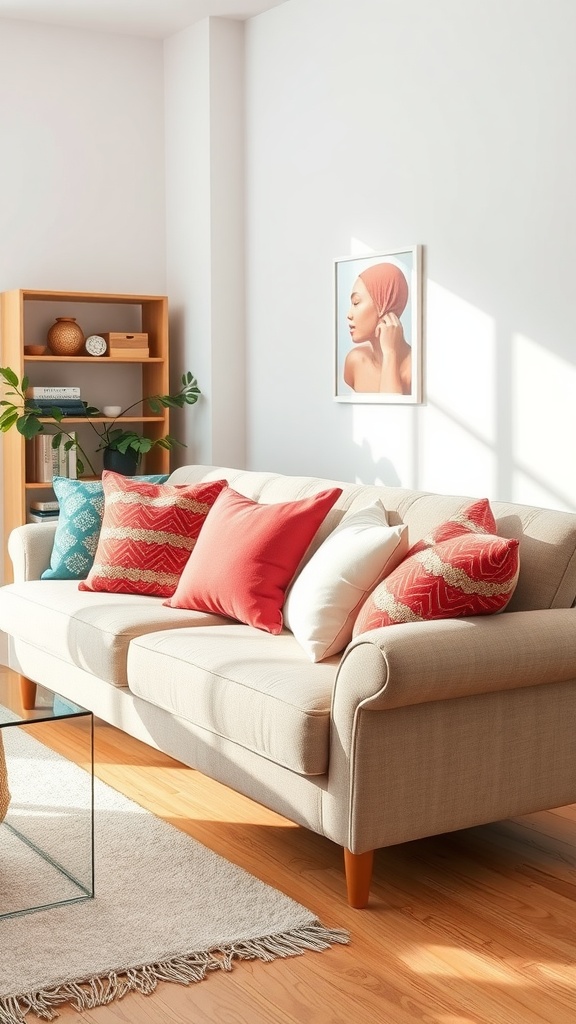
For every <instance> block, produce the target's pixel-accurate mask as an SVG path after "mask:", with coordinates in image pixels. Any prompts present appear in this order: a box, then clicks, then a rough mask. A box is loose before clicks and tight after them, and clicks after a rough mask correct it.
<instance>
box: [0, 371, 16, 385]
mask: <svg viewBox="0 0 576 1024" xmlns="http://www.w3.org/2000/svg"><path fill="white" fill-rule="evenodd" d="M0 376H2V377H4V380H5V381H7V383H8V384H11V385H12V387H13V388H17V387H18V377H17V376H16V374H15V373H14V370H11V369H10V367H9V366H0Z"/></svg>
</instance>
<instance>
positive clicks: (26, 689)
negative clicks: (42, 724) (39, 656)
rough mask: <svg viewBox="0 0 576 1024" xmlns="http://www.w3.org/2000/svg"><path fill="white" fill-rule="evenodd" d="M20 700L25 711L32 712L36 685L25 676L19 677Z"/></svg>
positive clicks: (34, 704)
mask: <svg viewBox="0 0 576 1024" xmlns="http://www.w3.org/2000/svg"><path fill="white" fill-rule="evenodd" d="M19 678H20V700H21V702H22V707H23V708H24V710H25V711H33V710H34V708H35V707H36V683H33V682H32V680H31V679H27V678H26V676H20V677H19Z"/></svg>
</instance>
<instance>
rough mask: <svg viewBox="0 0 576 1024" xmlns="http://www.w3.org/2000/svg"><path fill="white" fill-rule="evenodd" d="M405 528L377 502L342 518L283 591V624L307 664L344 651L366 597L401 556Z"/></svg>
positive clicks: (404, 548)
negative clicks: (390, 520) (391, 522)
mask: <svg viewBox="0 0 576 1024" xmlns="http://www.w3.org/2000/svg"><path fill="white" fill-rule="evenodd" d="M407 551H408V528H407V527H406V526H389V525H388V518H387V516H386V511H385V509H384V506H383V505H382V502H381V501H376V502H374V504H372V505H369V506H368V507H367V508H363V509H359V510H358V511H357V512H352V513H350V514H349V515H347V516H345V518H344V519H343V520H342V522H341V523H340V525H339V526H337V527H336V529H335V530H333V531H332V533H331V534H329V536H328V537H327V538H326V540H325V541H324V543H323V544H321V545H320V547H319V548H318V550H317V551H316V552H315V553H314V554H313V555H312V558H311V559H310V561H309V562H307V563H306V565H305V566H304V568H303V569H302V572H301V573H299V574H298V576H297V577H296V579H295V580H294V583H293V584H292V586H291V587H290V590H289V592H288V595H287V598H286V603H285V605H284V608H283V615H284V622H285V624H286V625H287V626H288V628H289V629H291V630H292V632H293V633H294V636H295V637H296V639H297V641H298V643H299V644H300V646H301V647H302V648H303V649H304V650H305V651H306V653H307V655H308V656H309V658H310V659H311V660H312V661H322V660H323V659H324V658H329V657H330V656H331V655H332V654H338V652H339V651H342V650H344V648H345V647H346V644H347V643H349V641H350V640H351V639H352V628H353V626H354V620H355V619H356V615H357V613H358V609H359V608H360V606H361V605H362V602H363V601H364V600H365V598H366V595H367V594H369V593H370V591H371V590H373V589H374V587H375V586H376V585H377V584H378V583H379V582H380V581H381V580H382V579H384V577H385V576H387V575H388V573H390V572H392V570H393V569H395V568H396V566H397V565H398V564H399V562H401V561H402V559H403V558H405V557H406V554H407Z"/></svg>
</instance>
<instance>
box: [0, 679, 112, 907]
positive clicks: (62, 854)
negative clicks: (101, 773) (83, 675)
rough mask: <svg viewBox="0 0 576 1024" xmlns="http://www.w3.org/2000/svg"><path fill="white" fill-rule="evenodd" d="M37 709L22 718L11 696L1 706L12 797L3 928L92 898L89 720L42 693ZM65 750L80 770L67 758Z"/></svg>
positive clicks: (2, 857)
mask: <svg viewBox="0 0 576 1024" xmlns="http://www.w3.org/2000/svg"><path fill="white" fill-rule="evenodd" d="M40 701H43V703H44V706H42V703H40V702H39V705H38V706H37V707H36V708H34V710H33V711H23V710H22V707H21V705H20V702H19V700H18V697H17V691H16V689H14V691H13V696H12V691H11V690H10V691H7V692H5V691H3V692H2V698H1V701H0V736H1V738H2V741H3V742H2V746H3V748H4V760H5V774H6V777H7V782H8V788H9V791H10V803H9V805H8V810H7V813H6V816H5V818H4V820H3V821H2V823H0V920H1V919H2V918H5V917H15V916H17V915H20V914H28V913H31V912H32V911H34V910H44V909H47V908H48V907H56V906H60V905H61V904H65V903H76V902H79V901H80V900H88V899H92V898H93V897H94V719H93V715H92V712H91V711H87V710H86V709H85V708H81V707H79V706H78V705H77V704H73V703H72V702H70V701H68V700H67V699H66V700H65V699H63V698H61V697H59V696H58V695H57V694H47V692H46V691H44V692H43V694H41V696H40ZM43 740H44V742H43ZM48 743H49V744H50V746H48V745H47V744H48ZM70 743H73V744H74V746H73V749H74V751H75V755H76V756H77V754H78V752H80V759H81V764H82V766H83V767H80V766H79V765H77V764H76V763H73V762H72V761H71V760H69V759H68V757H67V756H66V749H67V744H70ZM52 748H55V749H52ZM56 751H58V752H56ZM1 767H2V758H1V757H0V768H1Z"/></svg>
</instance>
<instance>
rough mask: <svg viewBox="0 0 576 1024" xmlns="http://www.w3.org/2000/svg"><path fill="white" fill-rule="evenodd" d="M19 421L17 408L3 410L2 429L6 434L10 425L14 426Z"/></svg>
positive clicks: (0, 418) (0, 423)
mask: <svg viewBox="0 0 576 1024" xmlns="http://www.w3.org/2000/svg"><path fill="white" fill-rule="evenodd" d="M17 421H18V411H17V410H16V409H15V410H13V411H9V410H6V412H3V413H2V416H0V430H1V431H2V433H3V434H5V433H6V431H7V430H10V427H13V426H14V424H15V423H17Z"/></svg>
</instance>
